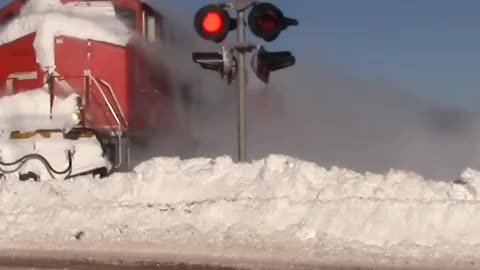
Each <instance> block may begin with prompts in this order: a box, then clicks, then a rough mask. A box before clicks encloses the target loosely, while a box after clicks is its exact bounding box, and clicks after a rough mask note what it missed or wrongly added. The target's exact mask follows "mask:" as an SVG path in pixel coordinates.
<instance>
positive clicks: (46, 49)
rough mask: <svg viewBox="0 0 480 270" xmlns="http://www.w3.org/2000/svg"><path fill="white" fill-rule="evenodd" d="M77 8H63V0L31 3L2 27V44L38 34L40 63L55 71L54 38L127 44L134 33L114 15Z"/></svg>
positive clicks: (0, 29) (71, 5)
mask: <svg viewBox="0 0 480 270" xmlns="http://www.w3.org/2000/svg"><path fill="white" fill-rule="evenodd" d="M89 10H90V12H89V13H87V12H85V9H81V8H80V9H79V8H77V7H76V6H75V5H74V4H73V3H72V4H66V5H63V4H62V3H61V2H60V1H59V0H48V1H46V0H30V1H29V2H28V3H27V4H26V5H25V6H23V7H22V10H21V13H20V15H19V16H17V17H16V18H15V19H13V20H12V21H11V22H9V23H8V24H7V25H5V26H3V27H1V28H0V45H2V44H5V43H9V42H12V41H14V40H16V39H19V38H21V37H23V36H26V35H28V34H31V33H36V38H35V41H34V44H33V46H34V48H35V52H36V55H37V63H39V64H40V66H41V67H42V68H43V69H45V70H49V71H50V70H53V69H54V68H55V53H54V51H55V50H54V48H55V47H54V46H55V43H54V39H55V37H57V36H60V35H65V36H70V37H75V38H80V39H90V40H96V41H103V42H108V43H112V44H116V45H126V44H127V43H128V41H129V40H130V38H131V37H132V35H133V33H132V31H131V30H130V29H128V28H127V27H126V26H125V25H124V24H123V23H122V22H121V21H120V20H119V19H117V18H116V17H114V16H99V15H106V14H99V13H98V12H92V11H95V8H91V9H89Z"/></svg>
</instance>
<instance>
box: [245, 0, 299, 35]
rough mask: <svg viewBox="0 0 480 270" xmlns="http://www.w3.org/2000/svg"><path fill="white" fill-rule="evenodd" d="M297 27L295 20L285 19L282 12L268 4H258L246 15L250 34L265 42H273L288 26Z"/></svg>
mask: <svg viewBox="0 0 480 270" xmlns="http://www.w3.org/2000/svg"><path fill="white" fill-rule="evenodd" d="M294 25H298V21H297V20H295V19H291V18H287V17H285V16H284V15H283V12H282V11H281V10H280V9H279V8H278V7H276V6H274V5H272V4H270V3H259V4H257V5H255V6H254V7H253V8H252V11H250V14H249V15H248V26H249V27H250V31H252V33H253V34H254V35H255V36H257V37H259V38H262V39H263V40H265V41H267V42H271V41H274V40H275V39H277V38H278V36H279V35H280V33H281V32H282V31H284V30H286V29H287V28H288V27H289V26H294Z"/></svg>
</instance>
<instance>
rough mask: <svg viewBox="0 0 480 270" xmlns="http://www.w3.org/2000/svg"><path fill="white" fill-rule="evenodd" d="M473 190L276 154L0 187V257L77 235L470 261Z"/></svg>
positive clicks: (153, 164)
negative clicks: (3, 251)
mask: <svg viewBox="0 0 480 270" xmlns="http://www.w3.org/2000/svg"><path fill="white" fill-rule="evenodd" d="M479 187H480V172H477V171H475V170H472V169H468V170H466V171H465V172H464V174H463V175H462V177H461V178H460V179H458V181H456V182H438V181H433V180H427V179H424V178H422V177H421V176H419V175H416V174H414V173H410V172H404V171H393V170H392V171H390V172H388V173H387V174H385V175H377V174H369V173H367V174H365V175H362V174H358V173H355V172H353V171H350V170H347V169H341V168H336V167H333V168H331V169H325V168H322V167H319V166H317V165H315V164H313V163H309V162H305V161H301V160H297V159H294V158H291V157H287V156H281V155H271V156H269V157H267V158H266V159H263V160H259V161H256V162H253V163H251V164H236V163H234V162H233V161H232V160H231V159H230V158H229V157H219V158H216V159H207V158H198V159H192V160H185V161H182V160H180V159H177V158H155V159H152V160H149V161H146V162H144V163H142V164H140V165H139V166H137V167H136V168H135V170H134V172H133V173H129V174H115V175H113V176H112V177H110V178H108V179H102V180H98V179H94V178H92V177H82V178H78V179H75V180H74V181H66V182H58V181H46V182H41V183H31V182H27V183H21V182H18V181H14V180H7V181H4V182H3V187H2V192H1V195H0V201H1V204H2V209H1V213H2V214H0V231H3V232H5V233H3V234H2V235H0V247H1V246H4V247H5V246H6V247H8V246H9V245H10V244H11V243H12V242H25V241H27V242H32V241H33V242H35V241H43V242H55V243H59V242H60V243H69V242H70V243H71V242H75V241H77V240H75V235H77V236H78V233H79V232H82V235H83V236H84V237H83V238H81V239H82V240H83V241H88V242H89V243H101V242H106V241H114V242H115V241H117V242H140V243H153V244H158V245H159V246H163V247H176V248H177V249H181V250H182V251H184V252H186V250H189V251H190V252H197V253H202V252H209V251H208V250H210V251H211V250H212V249H217V250H227V249H231V248H237V247H238V248H242V250H243V251H244V252H245V254H250V255H251V256H255V254H256V253H257V252H265V250H269V251H272V252H273V251H275V252H277V253H276V254H277V256H278V254H279V253H278V252H280V251H281V252H283V253H282V254H287V255H288V256H302V259H304V260H313V261H315V260H316V259H318V258H317V257H318V256H319V254H324V255H325V254H333V253H335V252H339V250H342V251H343V252H347V253H348V252H350V254H354V253H355V252H357V253H358V252H359V253H362V254H364V255H365V254H368V253H377V254H382V255H383V256H385V255H388V254H390V255H391V254H394V256H400V257H402V256H404V257H407V258H418V257H421V256H425V254H430V255H431V256H432V257H433V258H439V257H442V256H444V255H445V254H450V255H453V256H455V258H457V259H458V258H467V257H469V256H470V257H473V258H476V259H477V260H478V259H480V258H479V256H478V254H479V253H478V251H479V250H480V249H479V247H480V232H479V230H478V228H479V227H480V200H479V195H478V190H479ZM35 239H38V240H35ZM171 250H174V249H173V248H172V249H171ZM172 252H173V251H172ZM288 256H287V257H288ZM287 257H285V258H287ZM470 257H469V258H470Z"/></svg>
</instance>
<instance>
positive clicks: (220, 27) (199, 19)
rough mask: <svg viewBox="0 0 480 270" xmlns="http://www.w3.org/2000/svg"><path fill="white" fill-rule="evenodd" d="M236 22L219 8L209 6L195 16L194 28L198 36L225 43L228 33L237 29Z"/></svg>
mask: <svg viewBox="0 0 480 270" xmlns="http://www.w3.org/2000/svg"><path fill="white" fill-rule="evenodd" d="M236 23H237V22H236V20H234V19H232V18H230V15H229V14H228V12H227V11H226V10H225V9H223V8H221V7H219V6H217V5H208V6H205V7H203V8H201V9H200V10H199V11H198V12H197V14H196V15H195V20H194V26H195V30H196V31H197V33H198V35H200V36H201V37H202V38H204V39H207V40H211V41H214V42H217V43H218V42H221V41H223V40H224V39H225V38H226V37H227V35H228V32H230V31H232V30H234V29H235V28H236V26H237V25H236Z"/></svg>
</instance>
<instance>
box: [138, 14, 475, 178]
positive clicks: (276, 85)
mask: <svg viewBox="0 0 480 270" xmlns="http://www.w3.org/2000/svg"><path fill="white" fill-rule="evenodd" d="M163 11H165V9H164V10H163ZM167 13H168V14H173V12H172V11H168V12H167ZM171 17H181V15H180V16H171ZM167 21H168V20H167ZM169 22H170V27H173V28H175V29H177V28H178V27H181V28H182V29H190V28H191V27H189V25H180V24H177V23H175V22H173V23H172V20H170V21H169ZM167 29H168V27H167ZM170 33H179V31H177V30H174V31H170ZM184 33H185V35H184V36H183V38H178V37H176V38H174V42H173V43H169V44H167V43H168V42H167V43H164V44H157V45H156V46H157V47H155V46H154V47H150V51H149V53H150V54H151V55H152V57H151V58H152V59H156V60H155V61H159V62H162V63H163V65H166V66H167V67H168V69H169V70H170V74H171V75H172V76H173V77H175V78H176V81H184V80H190V81H192V82H194V83H193V94H194V97H195V98H194V99H193V108H191V110H190V112H191V116H192V122H191V123H192V127H193V134H192V135H193V138H194V141H193V142H192V141H190V143H186V142H187V141H189V140H188V138H187V139H186V138H185V136H179V135H178V134H177V135H175V136H171V137H168V138H166V137H163V138H160V137H159V136H155V137H152V138H151V140H150V143H147V144H146V145H147V146H148V147H145V148H142V150H141V152H142V154H143V157H144V158H148V157H153V156H161V155H178V154H180V153H181V154H182V157H185V158H189V157H215V156H218V155H230V156H232V157H234V158H235V157H236V109H237V107H236V92H235V83H234V85H232V86H227V85H226V83H225V82H224V81H221V80H220V78H219V77H218V75H217V74H214V73H213V72H211V71H205V70H202V69H201V68H200V67H199V66H196V65H195V64H193V63H192V61H191V53H192V52H193V51H201V50H204V51H215V50H217V49H218V46H217V45H211V44H209V43H207V42H202V41H200V40H198V39H197V38H196V35H195V34H194V33H193V32H189V30H186V31H185V32H184ZM302 53H303V54H308V55H310V56H309V57H311V55H315V54H311V53H310V52H307V51H304V52H302ZM296 54H297V55H299V56H300V57H299V58H301V56H302V55H301V53H299V52H296ZM317 55H318V54H317ZM318 58H319V59H321V57H320V55H318ZM312 62H313V61H312ZM316 63H317V64H315V65H312V66H307V65H306V64H304V63H302V62H300V61H299V63H297V65H296V66H295V67H294V68H291V69H288V70H285V71H281V72H277V73H275V74H273V75H272V83H271V84H270V85H268V86H264V85H262V84H261V83H259V82H258V81H257V80H255V78H254V75H253V74H250V76H249V79H250V82H249V83H250V85H249V86H250V89H249V93H248V97H247V100H248V102H247V104H248V105H247V106H248V118H247V119H248V120H247V125H248V150H247V154H248V156H249V158H251V159H257V158H263V157H265V156H267V155H269V154H271V153H276V154H286V155H290V156H293V157H297V158H301V159H306V160H310V161H314V162H316V163H318V164H319V165H320V166H326V167H328V166H340V167H346V168H349V169H353V170H357V171H359V172H364V171H373V172H385V171H387V170H389V169H391V168H395V169H404V170H410V171H414V172H417V173H421V174H423V175H425V176H427V177H432V178H439V179H450V178H453V177H456V176H458V175H459V173H460V171H461V170H463V169H464V168H465V167H466V166H473V167H475V166H476V167H478V166H479V165H480V159H479V157H478V152H479V151H478V150H479V149H478V146H477V145H478V144H479V136H478V135H479V133H478V130H479V129H478V121H477V120H476V118H475V115H474V114H473V113H469V112H466V111H461V110H453V109H449V108H442V107H438V106H435V105H433V104H429V103H426V102H422V101H420V100H419V99H417V98H416V97H415V96H414V95H411V94H409V93H407V92H406V91H403V90H402V89H399V88H398V89H397V88H396V87H395V86H393V85H389V84H387V83H384V82H381V81H362V80H356V79H352V78H351V77H350V76H348V75H346V74H345V73H342V72H339V71H337V70H335V69H334V68H333V67H331V65H329V64H328V63H325V62H323V63H322V61H320V60H318V61H316ZM147 149H148V151H147Z"/></svg>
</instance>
